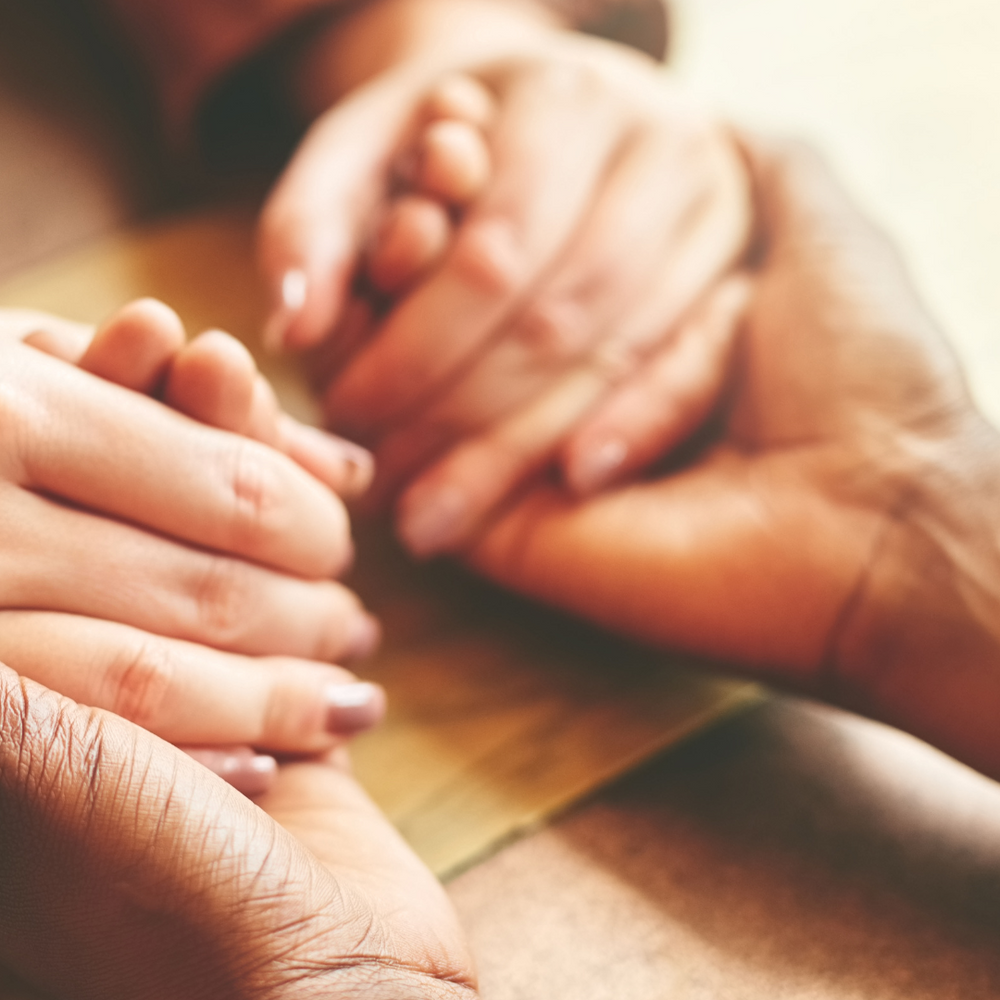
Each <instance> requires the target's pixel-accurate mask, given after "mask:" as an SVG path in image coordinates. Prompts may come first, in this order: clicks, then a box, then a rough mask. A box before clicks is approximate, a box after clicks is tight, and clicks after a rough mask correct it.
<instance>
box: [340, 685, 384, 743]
mask: <svg viewBox="0 0 1000 1000" xmlns="http://www.w3.org/2000/svg"><path fill="white" fill-rule="evenodd" d="M385 708H386V697H385V691H384V690H383V689H382V688H381V687H379V685H378V684H367V683H361V684H331V685H330V686H329V687H328V688H327V689H326V731H327V732H328V733H331V734H333V735H334V736H354V735H356V734H357V733H363V732H365V731H366V730H368V729H371V728H372V727H373V726H377V725H378V724H379V723H380V722H381V721H382V719H384V718H385Z"/></svg>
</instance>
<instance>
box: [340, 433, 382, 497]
mask: <svg viewBox="0 0 1000 1000" xmlns="http://www.w3.org/2000/svg"><path fill="white" fill-rule="evenodd" d="M343 463H344V481H343V485H342V486H341V492H342V494H343V496H345V497H349V498H350V497H359V496H361V495H362V494H363V493H366V492H367V491H368V487H369V486H371V484H372V480H373V479H374V478H375V459H374V458H373V457H372V453H371V452H370V451H366V450H365V449H364V448H361V447H360V446H358V445H355V444H350V443H348V442H345V443H344V455H343Z"/></svg>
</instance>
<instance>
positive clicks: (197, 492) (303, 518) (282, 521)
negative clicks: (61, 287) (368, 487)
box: [19, 352, 351, 576]
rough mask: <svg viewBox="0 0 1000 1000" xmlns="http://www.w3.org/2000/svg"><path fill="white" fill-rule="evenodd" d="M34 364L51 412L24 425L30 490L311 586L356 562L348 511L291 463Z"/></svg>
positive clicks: (130, 396) (40, 359)
mask: <svg viewBox="0 0 1000 1000" xmlns="http://www.w3.org/2000/svg"><path fill="white" fill-rule="evenodd" d="M22 361H23V363H24V364H25V365H26V366H30V369H31V372H32V374H33V376H35V377H36V378H37V382H38V393H37V397H38V398H37V406H38V408H39V411H40V412H37V413H34V414H33V416H32V419H31V420H23V423H24V425H25V432H24V434H23V435H21V437H20V440H19V449H20V450H19V457H20V463H21V468H20V470H19V476H20V479H21V484H22V485H24V486H26V487H29V488H32V489H36V490H40V491H43V492H46V493H49V494H53V495H56V496H59V497H63V498H65V499H67V500H69V501H72V502H74V503H77V504H80V505H82V506H85V507H89V508H92V509H95V510H100V511H103V512H105V513H107V514H110V515H113V516H117V517H121V518H124V519H126V520H129V521H134V522H136V523H139V524H143V525H145V526H147V527H149V528H152V529H154V530H157V531H162V532H164V533H166V534H168V535H171V536H173V537H175V538H180V539H184V540H186V541H189V542H193V543H195V544H197V545H202V546H205V547H208V548H212V549H216V550H220V551H224V552H230V553H233V554H235V555H239V556H242V557H245V558H249V559H253V560H256V561H258V562H261V563H264V564H266V565H271V566H275V567H277V568H280V569H283V570H287V571H289V572H294V573H298V574H300V575H303V576H328V575H332V574H335V573H337V572H339V571H340V570H342V569H343V567H344V566H345V565H346V564H347V563H348V562H349V561H350V558H351V544H350V537H349V529H348V522H347V516H346V512H345V511H344V509H343V506H342V504H341V503H340V502H339V501H338V500H337V499H336V497H334V496H333V495H332V494H331V493H330V492H329V491H328V490H327V489H326V488H325V487H323V486H322V485H321V484H320V483H318V482H317V481H316V480H315V479H313V478H312V477H311V476H309V475H308V474H307V473H306V472H304V471H303V470H302V469H300V468H299V467H298V466H297V465H295V463H293V462H292V461H291V460H290V459H288V458H287V457H286V456H284V455H281V454H279V453H277V452H275V451H273V450H270V449H268V448H265V447H264V446H263V445H261V444H259V443H257V442H254V441H249V440H246V439H243V438H239V437H236V436H234V435H230V434H226V433H223V432H221V431H218V430H215V429H213V428H208V427H203V426H200V425H198V424H196V423H194V422H193V421H191V420H189V419H187V418H185V417H183V416H180V415H178V414H176V413H173V412H171V411H170V410H169V409H167V408H166V407H164V406H163V405H161V404H159V403H157V402H155V401H153V400H150V399H147V398H145V397H143V396H139V395H136V394H134V393H131V392H128V391H126V390H123V389H120V388H119V387H117V386H114V385H110V384H108V383H105V382H102V381H99V380H97V379H95V378H93V377H92V376H90V375H88V374H87V373H85V372H81V371H79V370H78V369H76V368H71V367H69V366H67V365H63V364H61V363H59V362H56V361H54V360H51V359H49V358H46V357H45V356H44V355H42V354H39V353H36V352H28V354H26V355H25V356H23V357H22ZM19 418H20V419H23V415H19ZM109 441H112V442H114V448H109V447H108V442H109Z"/></svg>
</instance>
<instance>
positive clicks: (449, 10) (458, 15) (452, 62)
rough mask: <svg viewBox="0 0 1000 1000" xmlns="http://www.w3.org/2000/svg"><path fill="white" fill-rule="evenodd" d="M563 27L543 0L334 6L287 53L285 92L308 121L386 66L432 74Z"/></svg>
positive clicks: (379, 0)
mask: <svg viewBox="0 0 1000 1000" xmlns="http://www.w3.org/2000/svg"><path fill="white" fill-rule="evenodd" d="M568 27H569V24H568V22H567V21H566V20H565V19H564V18H562V17H561V16H560V15H559V14H557V13H556V11H555V9H554V8H553V7H552V6H551V5H550V4H549V3H547V2H545V0H372V2H369V3H365V4H363V5H361V6H356V5H352V6H351V9H350V10H348V11H346V12H343V13H338V12H336V11H334V12H333V14H332V15H331V16H330V17H329V18H328V19H327V20H326V22H325V23H323V24H322V25H321V26H319V27H318V28H317V29H315V30H313V31H312V32H311V33H310V35H309V37H308V38H306V39H304V40H303V42H302V43H301V44H300V45H299V46H298V47H297V48H295V50H294V51H293V52H291V53H289V56H288V58H287V70H286V79H285V86H286V93H287V95H288V100H289V102H290V104H291V107H292V110H293V113H295V114H296V115H297V116H299V117H300V118H301V120H303V121H306V122H308V121H311V120H312V119H313V118H315V117H317V116H318V115H319V114H321V113H322V112H323V111H325V110H326V109H327V108H328V107H329V106H330V105H331V104H333V103H334V102H335V101H337V100H339V99H340V98H341V97H343V96H344V95H345V94H346V93H348V92H349V91H351V90H353V89H354V88H355V87H357V86H360V85H362V84H364V83H366V82H367V81H368V80H371V79H373V78H374V77H376V76H378V75H379V74H381V73H383V72H385V71H387V70H389V69H390V68H393V69H408V70H410V71H412V72H413V73H414V75H421V74H423V73H426V74H427V75H436V74H439V73H442V72H447V71H448V69H449V68H450V67H452V66H454V67H458V66H460V65H462V64H465V63H467V62H469V61H473V60H476V59H488V58H490V57H491V56H494V55H495V56H501V55H505V54H510V53H513V52H521V51H532V50H533V49H534V48H535V47H536V46H537V45H538V44H539V43H540V42H541V41H542V40H543V39H546V38H549V37H551V35H552V33H553V32H555V31H559V30H561V29H565V28H568Z"/></svg>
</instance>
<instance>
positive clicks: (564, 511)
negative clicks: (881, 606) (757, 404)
mask: <svg viewBox="0 0 1000 1000" xmlns="http://www.w3.org/2000/svg"><path fill="white" fill-rule="evenodd" d="M803 483H804V479H803V469H802V466H801V462H800V461H799V458H798V456H797V455H794V454H793V455H790V456H786V455H778V456H775V457H773V458H768V459H757V458H755V457H754V456H747V455H743V454H740V453H739V452H737V451H735V450H732V449H727V448H720V449H719V450H717V451H716V452H714V453H713V454H712V455H711V456H709V457H708V458H706V459H704V460H703V461H701V462H700V463H698V464H697V465H696V466H694V467H692V468H689V469H686V470H684V471H681V472H679V473H675V474H673V475H671V476H669V477H667V478H664V479H661V480H659V481H657V482H655V483H648V484H635V485H632V486H628V487H624V488H620V489H617V490H612V491H610V492H607V493H603V494H601V495H600V496H597V497H594V498H592V499H590V500H587V501H577V500H574V499H573V498H570V497H568V496H566V495H565V494H564V493H561V492H560V491H558V490H555V489H553V488H541V489H538V490H536V491H534V492H533V493H532V494H531V495H530V496H529V497H527V498H525V499H524V500H522V501H521V502H520V503H518V504H517V505H515V506H514V507H512V508H511V509H510V510H508V511H507V512H506V513H505V514H504V515H503V517H501V518H500V519H499V520H498V521H497V522H495V523H494V524H493V525H492V526H491V527H490V530H489V531H488V532H487V533H486V534H485V535H484V537H483V538H482V539H480V540H479V541H478V543H477V544H476V545H475V547H474V549H473V550H472V552H471V553H470V555H469V559H470V561H471V562H472V563H473V565H474V566H475V567H476V568H477V569H479V570H480V571H482V572H483V573H485V574H486V575H487V576H489V577H490V578H491V579H493V580H495V581H496V582H498V583H501V584H503V585H505V586H509V587H511V588H513V589H514V590H517V591H519V592H520V593H523V594H526V595H528V596H531V597H535V598H538V599H541V600H544V601H548V602H550V603H552V604H555V605H557V606H559V607H562V608H564V609H566V610H568V611H572V612H574V613H576V614H580V615H582V616H584V617H586V618H588V619H590V620H592V621H594V622H596V623H598V624H601V625H605V626H607V627H609V628H611V629H614V630H615V631H617V632H620V633H623V634H626V635H629V636H631V637H633V638H636V639H639V640H641V641H644V642H648V643H653V644H655V645H657V646H662V647H667V648H675V649H687V650H692V651H695V652H697V653H699V654H700V655H705V656H708V657H711V658H717V659H719V660H720V661H723V662H734V663H736V662H738V663H741V664H745V665H748V666H751V667H758V668H761V669H763V668H772V669H775V670H779V671H780V670H785V671H798V672H801V670H802V669H803V667H802V665H803V664H817V663H818V662H819V661H820V660H821V659H822V656H823V652H824V649H823V646H824V643H825V639H826V636H828V635H829V634H830V629H831V628H832V627H833V623H834V621H835V619H836V617H837V614H838V613H839V611H840V609H841V608H842V607H843V602H844V601H845V600H846V598H847V595H848V594H849V593H850V592H851V590H852V588H853V587H854V586H855V585H856V581H857V574H858V569H859V566H862V565H863V564H864V560H865V559H866V558H867V557H868V554H869V552H870V545H871V544H872V541H873V539H874V537H875V534H876V532H877V531H878V530H879V529H878V524H877V523H876V522H877V518H875V517H874V516H872V515H870V514H868V513H866V512H864V511H861V510H860V509H859V510H858V511H849V512H847V514H846V516H845V515H844V512H843V511H842V509H841V508H839V507H837V506H836V505H835V504H834V503H833V502H832V501H830V500H828V499H826V498H825V497H823V496H822V494H821V493H819V492H818V491H815V490H814V489H812V488H810V487H809V486H804V485H803ZM820 568H821V569H820ZM623 581H627V585H623ZM789 594H794V595H795V602H794V605H795V606H794V612H792V611H791V610H790V606H789V601H788V595H789Z"/></svg>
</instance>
